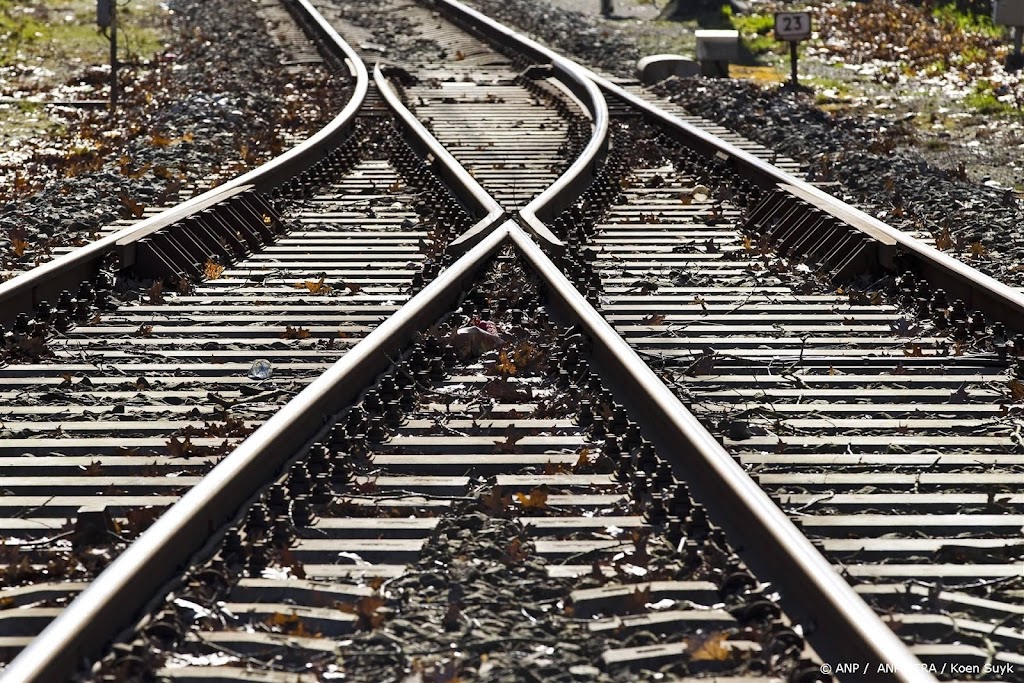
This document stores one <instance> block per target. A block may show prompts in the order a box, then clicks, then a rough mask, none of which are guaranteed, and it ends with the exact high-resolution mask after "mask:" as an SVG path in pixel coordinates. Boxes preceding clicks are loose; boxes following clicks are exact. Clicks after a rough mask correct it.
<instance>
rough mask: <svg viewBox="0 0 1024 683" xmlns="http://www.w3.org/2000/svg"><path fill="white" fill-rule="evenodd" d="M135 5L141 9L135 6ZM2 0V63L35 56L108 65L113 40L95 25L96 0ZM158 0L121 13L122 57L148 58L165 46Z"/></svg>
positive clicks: (36, 57) (120, 36) (146, 1)
mask: <svg viewBox="0 0 1024 683" xmlns="http://www.w3.org/2000/svg"><path fill="white" fill-rule="evenodd" d="M136 4H140V5H142V9H141V10H136V9H133V8H134V6H135V5H136ZM24 5H25V3H16V2H14V0H0V66H9V65H12V64H17V63H19V62H24V61H26V59H35V60H39V59H41V60H43V61H44V62H46V61H54V62H68V61H70V62H79V63H84V64H87V65H88V64H104V63H106V62H107V60H108V55H109V52H110V44H109V42H108V41H107V38H106V37H105V36H104V35H103V34H102V33H100V31H99V28H98V27H97V26H96V3H95V0H91V1H90V0H46V1H44V2H37V3H34V4H33V5H32V6H31V7H30V8H28V9H32V10H33V11H32V12H26V11H25V9H26V8H25V6H24ZM160 16H162V10H160V9H159V6H158V4H157V2H156V1H155V0H145V1H144V2H139V3H133V4H132V5H128V6H126V7H122V8H120V9H119V12H118V19H119V26H120V31H119V36H118V37H119V47H120V50H119V52H120V54H121V58H122V59H124V60H130V59H135V58H149V57H151V56H153V55H154V54H155V53H156V52H158V51H159V50H160V49H161V47H162V40H161V37H160V33H159V23H160V19H159V17H160Z"/></svg>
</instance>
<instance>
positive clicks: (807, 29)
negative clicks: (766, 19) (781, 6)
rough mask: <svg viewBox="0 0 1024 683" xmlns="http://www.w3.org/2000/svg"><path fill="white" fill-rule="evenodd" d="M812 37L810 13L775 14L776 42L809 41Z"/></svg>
mask: <svg viewBox="0 0 1024 683" xmlns="http://www.w3.org/2000/svg"><path fill="white" fill-rule="evenodd" d="M810 37H811V13H810V12H776V13H775V40H789V41H794V40H807V39H808V38H810Z"/></svg>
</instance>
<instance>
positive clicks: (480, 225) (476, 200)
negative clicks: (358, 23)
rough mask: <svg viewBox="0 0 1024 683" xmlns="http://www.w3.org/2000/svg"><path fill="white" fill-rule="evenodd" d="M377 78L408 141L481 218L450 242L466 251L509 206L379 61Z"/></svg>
mask: <svg viewBox="0 0 1024 683" xmlns="http://www.w3.org/2000/svg"><path fill="white" fill-rule="evenodd" d="M373 82H374V85H376V86H377V91H378V92H379V93H380V94H381V97H383V98H384V102H385V104H387V106H388V109H390V110H391V113H392V114H394V115H395V118H396V119H397V121H398V124H399V126H400V127H401V128H402V131H403V132H404V133H405V138H406V141H407V142H409V144H410V146H411V147H412V148H413V149H414V150H415V151H416V153H417V154H419V155H420V157H421V158H423V159H425V160H427V159H429V160H431V161H430V162H429V163H430V167H431V170H432V171H434V172H435V173H437V174H438V175H439V176H440V177H441V179H442V180H443V181H444V182H445V184H446V185H447V186H448V189H449V190H451V191H452V193H453V194H454V195H455V196H456V198H457V199H458V200H459V201H460V202H462V204H463V206H465V207H466V208H467V209H468V210H469V212H470V215H472V216H473V217H474V218H476V219H477V222H476V223H475V224H474V225H473V226H472V227H471V228H469V230H467V231H466V232H465V233H464V234H462V235H460V236H459V237H458V238H457V239H456V240H454V241H453V242H452V244H450V245H449V252H450V253H453V254H462V253H465V251H467V250H468V249H469V248H470V247H472V246H473V245H475V244H477V243H478V242H479V241H480V240H481V239H483V237H484V236H485V235H487V234H488V233H489V232H490V231H491V230H493V229H494V228H495V227H497V226H498V225H499V224H500V223H501V222H503V219H504V218H505V210H504V209H502V208H501V206H500V205H499V204H498V202H497V201H495V200H494V198H493V197H491V195H489V194H488V193H487V191H486V190H485V189H484V188H483V187H481V185H480V183H478V182H477V180H476V178H474V177H473V176H472V175H470V173H469V171H467V170H466V169H465V167H463V166H462V164H460V163H459V162H458V160H456V159H455V157H453V156H452V154H451V152H449V151H448V150H447V149H445V148H444V146H443V145H442V144H441V143H440V142H439V141H438V139H437V138H436V137H434V135H433V134H432V133H431V132H430V131H429V130H427V128H426V126H424V125H423V124H422V123H420V121H419V119H417V118H416V116H415V115H414V114H413V113H412V112H411V111H409V109H408V107H406V106H405V105H404V104H403V103H402V100H401V98H400V97H399V96H398V93H397V92H395V90H394V88H392V87H391V83H390V82H389V81H388V78H387V76H385V75H384V71H383V69H382V68H381V65H380V63H379V62H378V63H377V64H375V65H374V67H373Z"/></svg>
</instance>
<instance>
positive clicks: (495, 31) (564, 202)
mask: <svg viewBox="0 0 1024 683" xmlns="http://www.w3.org/2000/svg"><path fill="white" fill-rule="evenodd" d="M434 6H435V7H437V8H438V9H440V10H442V11H444V12H447V13H448V14H449V15H453V16H455V17H457V18H458V19H460V20H461V21H462V22H463V23H465V24H469V25H470V26H472V27H473V28H475V29H476V30H478V31H479V32H480V33H482V34H483V35H484V36H485V37H486V38H488V39H490V40H492V41H493V42H495V43H497V44H498V45H503V46H506V47H509V48H511V49H514V50H515V51H516V52H519V53H521V54H524V55H526V56H528V57H530V58H531V59H533V60H535V61H536V62H538V63H540V64H550V65H551V68H552V70H553V71H554V75H555V77H556V78H557V79H558V80H559V81H560V82H561V83H562V84H563V85H564V86H565V87H566V88H567V89H568V90H569V91H570V92H571V93H572V95H573V96H574V97H575V98H577V100H578V101H579V102H580V104H582V105H583V108H584V111H586V112H587V113H588V114H589V116H590V120H591V129H592V132H591V136H590V141H589V142H588V143H587V145H586V147H584V148H583V152H582V153H581V154H580V156H579V157H578V158H577V159H576V161H574V162H573V163H572V165H571V166H569V168H567V169H566V170H565V172H564V173H563V174H562V175H561V176H560V177H559V178H558V180H556V181H555V182H554V183H552V185H551V186H550V187H549V188H548V189H546V190H545V191H544V192H542V193H541V194H539V195H538V196H536V197H534V199H533V201H531V202H530V203H529V204H527V205H526V206H525V207H523V208H522V209H520V210H519V217H520V219H521V220H522V222H523V223H524V224H526V225H527V226H528V227H529V228H530V230H531V231H532V232H533V233H534V234H535V235H537V237H538V238H540V239H541V240H542V241H543V242H544V243H545V244H546V245H547V246H548V247H550V248H553V249H554V250H555V251H556V252H558V251H561V250H562V249H563V248H564V245H563V244H562V241H561V240H559V239H558V238H557V237H556V236H555V235H554V233H552V232H551V230H550V229H549V228H548V227H547V226H546V225H544V223H543V221H544V220H550V219H551V218H554V217H555V216H556V215H557V214H558V213H559V212H561V211H562V210H563V209H566V208H568V207H569V206H571V205H572V204H573V202H575V201H576V199H577V197H579V195H580V194H581V193H582V192H583V190H585V189H586V188H587V186H589V185H590V183H591V181H592V180H593V179H594V175H595V173H596V171H597V165H598V163H600V161H601V159H602V158H603V157H604V154H605V153H606V152H607V151H608V127H609V122H610V117H609V113H608V103H607V102H605V99H604V96H603V95H602V94H601V91H600V90H599V89H598V88H597V86H596V85H595V84H594V82H593V80H592V79H591V78H590V72H589V71H587V70H586V69H584V68H583V67H581V66H580V65H579V64H577V63H576V62H573V61H572V60H569V59H566V58H564V57H562V56H561V55H558V54H556V53H554V52H552V51H551V50H549V49H547V48H546V47H544V46H542V45H540V44H538V43H537V42H535V41H533V40H531V39H529V38H527V37H525V36H523V35H521V34H519V33H516V32H515V31H513V30H511V29H510V28H508V27H506V26H503V25H501V24H499V23H498V22H496V21H494V20H493V19H491V18H490V17H487V16H485V15H483V14H481V13H480V12H477V11H476V10H474V9H472V8H470V7H467V6H466V5H463V4H462V3H461V2H458V1H457V0H434Z"/></svg>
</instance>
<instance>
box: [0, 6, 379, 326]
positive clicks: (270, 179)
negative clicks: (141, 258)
mask: <svg viewBox="0 0 1024 683" xmlns="http://www.w3.org/2000/svg"><path fill="white" fill-rule="evenodd" d="M285 4H286V5H288V6H289V8H291V9H292V10H293V11H295V12H297V13H298V14H299V15H300V16H301V17H302V18H303V19H304V21H305V22H307V23H308V24H309V25H310V26H311V27H313V29H314V30H315V31H317V32H318V33H319V34H320V36H321V37H322V38H323V39H324V41H323V42H324V44H325V45H326V46H327V49H330V50H332V51H334V53H335V54H336V56H337V57H338V58H339V59H341V60H342V61H343V62H344V63H345V64H347V66H348V68H349V71H350V73H351V75H352V77H353V85H352V97H351V98H350V99H349V101H348V103H347V104H346V105H345V107H344V108H343V109H342V111H341V112H340V113H339V114H338V115H337V116H335V117H334V118H333V119H332V120H331V121H330V123H328V124H327V125H326V126H324V127H323V128H322V129H321V130H319V131H317V132H316V133H314V134H313V135H312V136H310V137H309V138H308V139H306V140H305V141H303V142H302V143H300V144H298V145H296V146H295V147H293V148H292V149H290V150H288V151H287V152H285V153H284V154H282V155H280V156H278V157H275V158H274V159H272V160H270V161H268V162H266V163H265V164H263V165H261V166H259V167H258V168H255V169H253V170H251V171H249V172H247V173H245V174H243V175H241V176H239V177H237V178H234V179H233V180H229V181H228V182H226V183H224V184H222V185H219V186H218V187H215V188H214V189H212V190H209V191H207V192H204V193H203V194H201V195H197V196H195V197H193V198H191V199H189V200H188V201H185V202H182V203H181V204H178V205H177V206H174V207H171V208H169V209H167V210H166V211H163V212H161V213H159V214H156V215H154V216H151V217H150V218H147V219H145V220H143V221H140V222H139V223H136V224H135V225H133V226H130V227H128V228H125V229H124V230H119V231H118V232H116V233H113V234H111V235H108V236H106V237H103V238H101V239H99V240H96V241H95V242H92V243H90V244H87V245H85V246H82V247H79V248H77V249H75V250H74V251H71V252H69V253H67V254H64V255H63V256H59V257H57V258H55V259H53V260H51V261H49V262H47V263H44V264H42V265H40V266H38V267H36V268H34V269H32V270H30V271H27V272H25V273H22V274H20V275H17V276H15V277H13V278H11V279H10V280H8V281H6V282H3V283H0V321H8V320H11V319H13V318H14V317H15V316H16V315H17V314H19V313H30V312H31V311H33V310H34V309H35V307H36V306H37V305H38V304H39V302H41V301H44V300H52V299H53V298H54V297H56V296H57V295H58V294H59V293H60V291H61V290H64V289H69V290H72V289H74V288H76V287H77V286H78V285H79V284H80V283H81V282H82V281H84V280H87V279H89V278H91V277H93V276H95V275H96V273H98V272H99V270H100V268H101V266H102V264H103V261H104V259H105V258H107V257H108V255H109V254H111V253H113V252H115V251H117V250H118V249H122V250H126V252H127V253H129V254H130V253H131V251H132V250H131V246H130V245H132V244H134V243H135V242H137V241H139V240H141V239H144V238H145V237H148V236H151V235H152V234H153V233H154V232H159V231H160V230H162V229H164V228H166V227H168V226H169V225H172V224H174V223H177V222H179V221H181V220H184V219H185V218H188V217H189V216H191V215H194V214H196V213H198V212H199V211H201V210H203V209H204V208H208V207H210V206H212V205H214V204H217V203H219V202H220V201H223V200H226V199H228V198H230V197H231V196H233V195H234V194H237V192H238V191H240V188H244V187H246V186H250V187H252V188H253V189H255V190H256V191H259V192H266V191H268V190H272V189H273V188H275V187H277V186H279V185H280V184H281V183H283V182H284V181H285V180H287V179H288V178H290V177H291V176H292V175H294V174H296V173H297V172H298V171H300V170H301V169H303V168H305V167H306V166H308V165H311V164H313V163H315V162H317V161H319V160H320V159H322V158H324V157H326V156H327V155H328V154H329V153H330V151H331V150H332V149H333V148H334V146H336V145H337V143H338V142H340V141H341V140H343V139H344V138H346V137H347V136H348V135H349V134H350V133H351V131H352V128H353V126H354V125H355V118H356V113H357V112H358V111H359V109H360V107H362V104H363V101H364V100H365V98H366V93H367V91H368V89H369V83H370V78H369V73H368V72H367V70H366V66H365V65H364V64H363V62H362V60H360V59H359V56H358V55H357V54H356V52H355V50H353V49H352V48H351V47H350V46H349V45H348V43H346V42H345V41H344V40H343V39H342V38H341V36H340V35H338V32H337V31H335V30H334V29H333V28H332V27H331V25H330V24H329V23H328V22H327V20H326V19H324V17H323V16H321V15H320V13H319V12H317V11H316V9H315V8H314V7H313V5H312V4H311V3H310V2H309V0H286V2H285Z"/></svg>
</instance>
